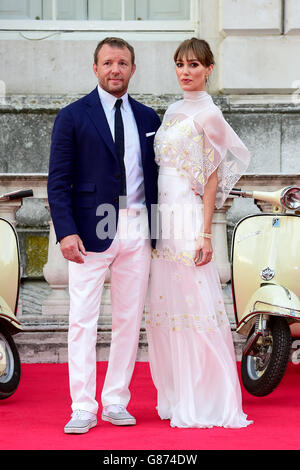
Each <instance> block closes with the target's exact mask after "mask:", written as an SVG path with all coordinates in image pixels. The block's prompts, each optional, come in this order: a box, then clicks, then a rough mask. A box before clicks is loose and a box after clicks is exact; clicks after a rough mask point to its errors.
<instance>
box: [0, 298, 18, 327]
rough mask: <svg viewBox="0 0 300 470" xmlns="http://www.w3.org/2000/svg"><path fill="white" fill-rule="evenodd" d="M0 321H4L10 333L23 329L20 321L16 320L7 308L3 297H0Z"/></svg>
mask: <svg viewBox="0 0 300 470" xmlns="http://www.w3.org/2000/svg"><path fill="white" fill-rule="evenodd" d="M0 322H2V323H3V322H4V323H6V327H7V328H8V330H9V332H10V334H12V335H14V334H16V333H18V332H19V331H20V330H23V327H22V325H21V323H20V322H19V321H18V320H17V317H16V316H15V315H14V313H13V312H12V310H11V309H10V308H9V306H8V305H7V303H6V302H5V300H4V299H3V297H0Z"/></svg>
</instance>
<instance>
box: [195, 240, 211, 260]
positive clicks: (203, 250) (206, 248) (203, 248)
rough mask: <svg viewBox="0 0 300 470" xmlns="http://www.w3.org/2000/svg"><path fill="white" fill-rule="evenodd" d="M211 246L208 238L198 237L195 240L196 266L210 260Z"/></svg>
mask: <svg viewBox="0 0 300 470" xmlns="http://www.w3.org/2000/svg"><path fill="white" fill-rule="evenodd" d="M212 255H213V248H212V243H211V239H210V238H204V237H199V238H198V240H197V242H196V254H195V257H194V262H195V265H196V266H204V265H205V264H207V263H209V262H210V261H211V260H212Z"/></svg>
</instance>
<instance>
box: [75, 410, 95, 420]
mask: <svg viewBox="0 0 300 470" xmlns="http://www.w3.org/2000/svg"><path fill="white" fill-rule="evenodd" d="M72 418H73V419H82V420H86V419H93V414H92V413H89V412H88V411H84V410H75V411H73V413H72Z"/></svg>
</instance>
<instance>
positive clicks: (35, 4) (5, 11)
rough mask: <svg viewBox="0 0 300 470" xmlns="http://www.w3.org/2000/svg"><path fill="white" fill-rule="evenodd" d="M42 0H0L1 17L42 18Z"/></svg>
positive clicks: (15, 18) (12, 18)
mask: <svg viewBox="0 0 300 470" xmlns="http://www.w3.org/2000/svg"><path fill="white" fill-rule="evenodd" d="M41 16H42V0H31V1H28V0H0V18H1V19H9V20H35V19H41Z"/></svg>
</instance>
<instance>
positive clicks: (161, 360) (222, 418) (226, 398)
mask: <svg viewBox="0 0 300 470" xmlns="http://www.w3.org/2000/svg"><path fill="white" fill-rule="evenodd" d="M155 154H156V162H157V163H158V165H159V179H158V190H159V209H160V210H159V213H160V218H161V220H160V223H161V225H160V227H161V229H160V239H159V240H158V242H157V246H156V249H155V250H153V253H152V263H151V274H150V288H149V305H148V307H147V308H146V329H147V337H148V345H149V362H150V368H151V374H152V378H153V382H154V384H155V386H156V389H157V411H158V414H159V416H160V417H161V418H162V419H170V424H171V426H173V427H175V426H177V427H212V426H223V427H232V428H240V427H245V426H247V425H248V424H250V423H251V422H252V421H249V420H247V416H246V415H245V414H244V412H243V410H242V400H241V389H240V383H239V379H238V374H237V368H236V360H235V354H234V347H233V341H232V335H231V329H230V324H229V321H228V318H227V315H226V311H225V307H224V302H223V298H222V289H221V285H220V280H219V276H218V273H217V269H216V265H215V263H214V261H211V262H210V263H208V264H207V265H205V266H203V267H195V265H194V261H193V258H194V254H195V240H196V235H197V233H199V232H200V231H201V230H202V219H203V205H202V199H201V197H199V196H197V195H195V192H194V191H193V189H194V190H196V191H197V192H198V193H199V194H200V195H202V194H203V190H204V186H205V183H206V181H207V178H208V176H209V175H210V174H211V173H212V172H213V171H214V170H215V169H216V168H218V181H219V185H218V190H217V197H216V207H221V206H222V204H223V203H224V200H225V199H226V197H227V195H228V193H229V191H230V189H231V188H232V187H233V186H234V184H235V183H236V181H237V180H238V179H239V177H240V176H241V175H242V174H243V173H244V172H245V170H246V168H247V166H248V164H249V160H250V155H249V152H248V150H247V149H246V147H245V146H244V144H243V143H242V142H241V140H240V139H239V137H238V136H237V135H236V134H235V132H234V131H233V129H232V128H231V127H230V126H229V124H228V123H227V122H226V121H225V120H224V118H223V115H222V113H221V111H220V110H219V109H218V108H217V107H216V106H215V105H214V103H213V100H212V98H211V97H210V95H208V94H207V93H206V92H185V93H184V98H183V100H180V101H178V102H176V103H174V104H172V105H171V106H170V107H169V108H168V110H167V112H166V114H165V116H164V120H163V122H162V125H161V127H160V129H159V130H158V132H157V134H156V137H155Z"/></svg>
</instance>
